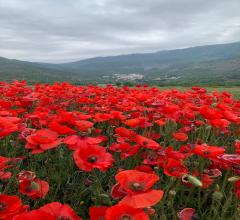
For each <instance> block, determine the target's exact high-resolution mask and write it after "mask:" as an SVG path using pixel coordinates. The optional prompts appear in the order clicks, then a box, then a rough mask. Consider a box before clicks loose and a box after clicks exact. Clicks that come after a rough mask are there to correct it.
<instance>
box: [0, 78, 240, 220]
mask: <svg viewBox="0 0 240 220" xmlns="http://www.w3.org/2000/svg"><path fill="white" fill-rule="evenodd" d="M0 190H1V194H0V219H3V220H28V219H33V220H42V219H44V220H54V219H55V220H81V219H83V220H85V219H86V220H87V219H90V220H169V219H171V220H205V219H206V220H207V219H209V220H210V219H211V220H238V219H240V206H239V205H240V203H239V201H240V100H238V99H236V98H234V97H233V95H231V94H230V93H228V92H224V91H221V92H218V91H213V92H207V91H206V89H204V88H201V87H192V88H190V89H188V90H186V91H179V90H177V89H161V88H154V87H148V86H147V85H136V86H135V87H127V86H122V87H114V86H113V85H107V86H105V87H100V86H94V85H86V86H74V85H71V84H69V83H54V84H52V85H48V84H35V85H34V86H28V85H27V84H26V82H25V81H14V82H12V83H6V82H0Z"/></svg>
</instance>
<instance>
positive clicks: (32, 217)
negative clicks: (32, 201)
mask: <svg viewBox="0 0 240 220" xmlns="http://www.w3.org/2000/svg"><path fill="white" fill-rule="evenodd" d="M43 219H44V220H56V218H55V217H54V216H52V215H51V214H49V213H46V212H44V211H42V210H39V209H38V210H33V211H30V212H27V213H22V214H20V215H17V216H15V217H14V218H13V220H43Z"/></svg>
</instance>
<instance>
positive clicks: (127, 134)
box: [115, 127, 137, 140]
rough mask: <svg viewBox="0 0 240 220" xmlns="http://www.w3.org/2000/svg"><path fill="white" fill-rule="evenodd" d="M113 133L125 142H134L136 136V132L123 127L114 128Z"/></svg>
mask: <svg viewBox="0 0 240 220" xmlns="http://www.w3.org/2000/svg"><path fill="white" fill-rule="evenodd" d="M115 132H116V134H117V135H118V136H120V137H123V138H125V139H127V140H135V136H136V135H137V134H136V132H134V131H132V130H130V129H127V128H124V127H118V128H116V129H115Z"/></svg>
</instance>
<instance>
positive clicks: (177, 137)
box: [173, 132, 188, 141]
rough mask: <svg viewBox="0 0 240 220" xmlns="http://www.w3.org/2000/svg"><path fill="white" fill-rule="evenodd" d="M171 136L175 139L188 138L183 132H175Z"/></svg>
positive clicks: (182, 139) (184, 139) (183, 139)
mask: <svg viewBox="0 0 240 220" xmlns="http://www.w3.org/2000/svg"><path fill="white" fill-rule="evenodd" d="M173 138H174V139H175V140H177V141H186V140H187V139H188V136H187V134H185V133H182V132H176V133H174V134H173Z"/></svg>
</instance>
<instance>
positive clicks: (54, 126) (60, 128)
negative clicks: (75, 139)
mask: <svg viewBox="0 0 240 220" xmlns="http://www.w3.org/2000/svg"><path fill="white" fill-rule="evenodd" d="M49 128H50V129H51V130H53V131H55V132H57V133H58V134H60V135H62V134H67V135H72V134H75V133H76V131H75V130H73V129H72V128H70V127H68V126H66V125H62V124H61V123H59V122H57V121H52V122H51V123H50V124H49Z"/></svg>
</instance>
